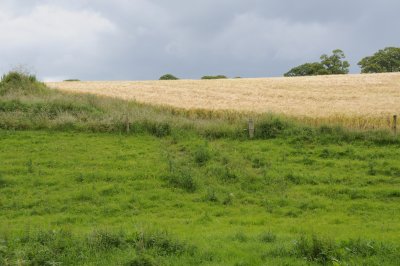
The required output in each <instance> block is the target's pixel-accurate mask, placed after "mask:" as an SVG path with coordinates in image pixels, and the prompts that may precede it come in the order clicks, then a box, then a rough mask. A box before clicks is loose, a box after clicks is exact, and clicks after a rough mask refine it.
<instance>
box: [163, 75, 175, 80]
mask: <svg viewBox="0 0 400 266" xmlns="http://www.w3.org/2000/svg"><path fill="white" fill-rule="evenodd" d="M178 79H179V78H177V77H175V76H174V75H172V74H165V75H163V76H161V77H160V80H178Z"/></svg>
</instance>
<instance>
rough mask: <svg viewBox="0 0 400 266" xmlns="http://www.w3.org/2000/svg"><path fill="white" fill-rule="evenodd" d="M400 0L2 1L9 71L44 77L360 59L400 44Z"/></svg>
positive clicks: (1, 51)
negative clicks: (336, 54)
mask: <svg viewBox="0 0 400 266" xmlns="http://www.w3.org/2000/svg"><path fill="white" fill-rule="evenodd" d="M398 10H400V2H398V1H394V0H383V1H361V0H354V1H345V0H337V1H329V2H327V1H320V0H304V1H298V0H287V1H278V0H272V1H265V0H264V1H261V0H249V1H244V0H241V1H238V0H236V1H235V0H213V1H212V0H202V1H200V0H192V1H182V0H179V1H178V0H169V1H165V0H162V1H161V0H115V1H106V0H97V1H96V0H59V1H54V0H53V1H51V0H48V1H38V0H32V1H22V0H20V1H19V0H12V1H11V0H2V1H1V2H0V32H1V34H0V72H4V71H7V70H8V69H9V68H11V67H12V66H16V65H20V64H22V65H27V66H28V67H31V68H32V69H33V70H34V71H35V72H36V73H37V74H38V75H39V76H40V77H41V78H44V79H64V78H75V77H77V78H81V79H97V80H107V79H155V78H157V77H159V76H160V75H161V74H164V73H167V72H171V73H173V74H175V75H177V76H180V77H183V78H198V77H200V76H202V75H205V74H226V75H229V76H243V77H258V76H280V75H282V73H284V72H286V71H287V70H288V69H290V68H291V67H292V66H295V65H298V64H301V63H304V62H310V61H315V60H318V58H319V56H320V55H321V54H322V53H329V52H330V51H332V50H333V49H336V48H340V49H343V50H344V51H345V53H346V55H347V57H348V59H349V61H350V62H351V64H352V68H351V70H352V72H358V71H359V70H358V68H357V65H356V64H357V62H358V61H359V59H361V58H362V57H363V56H366V55H369V54H371V53H373V52H375V51H376V50H378V49H380V48H384V47H385V46H389V45H391V46H399V44H400V35H398V34H396V29H397V28H399V26H400V21H399V20H398V19H397V11H398Z"/></svg>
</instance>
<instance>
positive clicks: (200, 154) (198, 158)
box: [194, 145, 211, 166]
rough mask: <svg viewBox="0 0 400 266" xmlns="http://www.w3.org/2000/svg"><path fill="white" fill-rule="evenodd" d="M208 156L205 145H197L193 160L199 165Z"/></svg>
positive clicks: (208, 158) (205, 160)
mask: <svg viewBox="0 0 400 266" xmlns="http://www.w3.org/2000/svg"><path fill="white" fill-rule="evenodd" d="M210 157H211V156H210V152H209V151H208V148H207V145H204V146H199V147H197V149H196V150H195V152H194V160H195V162H196V163H197V164H198V165H199V166H203V165H205V164H206V163H207V161H208V160H210Z"/></svg>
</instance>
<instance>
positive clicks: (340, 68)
mask: <svg viewBox="0 0 400 266" xmlns="http://www.w3.org/2000/svg"><path fill="white" fill-rule="evenodd" d="M332 53H333V54H332V55H331V56H327V55H326V54H323V55H321V57H320V59H321V64H322V65H323V66H324V68H325V69H326V70H327V72H328V75H335V74H348V73H349V67H350V64H349V62H347V61H343V59H344V58H346V56H345V55H344V53H343V51H342V50H340V49H336V50H333V51H332Z"/></svg>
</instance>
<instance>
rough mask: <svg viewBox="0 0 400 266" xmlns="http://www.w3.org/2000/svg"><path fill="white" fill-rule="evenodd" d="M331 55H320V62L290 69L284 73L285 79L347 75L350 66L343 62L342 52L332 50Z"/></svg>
mask: <svg viewBox="0 0 400 266" xmlns="http://www.w3.org/2000/svg"><path fill="white" fill-rule="evenodd" d="M332 53H333V54H332V55H331V56H328V55H326V54H323V55H321V57H320V59H321V62H313V63H305V64H302V65H300V66H297V67H294V68H292V69H291V70H290V71H289V72H287V73H285V74H284V76H285V77H296V76H316V75H334V74H347V73H349V67H350V64H349V62H347V61H344V60H343V59H344V58H345V55H344V53H343V51H342V50H339V49H337V50H333V51H332Z"/></svg>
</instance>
